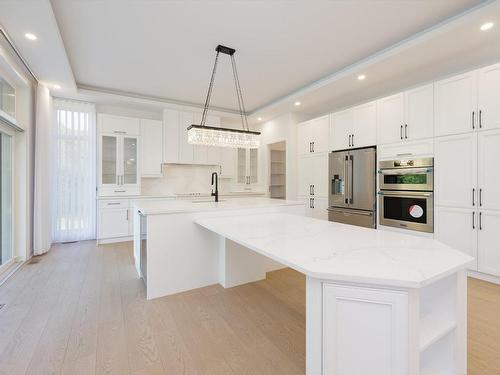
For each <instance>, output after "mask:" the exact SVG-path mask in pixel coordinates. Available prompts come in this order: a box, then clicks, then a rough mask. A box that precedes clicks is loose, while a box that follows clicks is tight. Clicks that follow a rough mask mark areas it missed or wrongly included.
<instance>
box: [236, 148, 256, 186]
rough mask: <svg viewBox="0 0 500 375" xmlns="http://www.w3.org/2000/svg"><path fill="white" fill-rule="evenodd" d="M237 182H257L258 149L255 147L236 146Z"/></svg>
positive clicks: (248, 183)
mask: <svg viewBox="0 0 500 375" xmlns="http://www.w3.org/2000/svg"><path fill="white" fill-rule="evenodd" d="M236 160H237V163H238V165H237V171H238V173H237V183H238V184H239V185H254V184H258V183H259V150H258V149H256V148H249V149H247V148H238V155H237V158H236Z"/></svg>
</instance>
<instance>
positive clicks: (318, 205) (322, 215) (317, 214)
mask: <svg viewBox="0 0 500 375" xmlns="http://www.w3.org/2000/svg"><path fill="white" fill-rule="evenodd" d="M312 206H313V210H312V217H314V218H315V219H321V220H328V211H327V209H328V198H319V197H316V196H315V197H314V198H313V201H312Z"/></svg>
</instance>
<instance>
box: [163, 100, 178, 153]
mask: <svg viewBox="0 0 500 375" xmlns="http://www.w3.org/2000/svg"><path fill="white" fill-rule="evenodd" d="M179 129H180V126H179V112H178V111H174V110H171V109H165V110H164V111H163V162H164V163H178V162H179Z"/></svg>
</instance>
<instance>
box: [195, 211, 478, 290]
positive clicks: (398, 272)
mask: <svg viewBox="0 0 500 375" xmlns="http://www.w3.org/2000/svg"><path fill="white" fill-rule="evenodd" d="M195 222H196V223H197V224H199V225H201V226H203V227H205V228H207V229H209V230H211V231H213V232H216V233H217V234H219V235H221V236H224V237H226V238H228V239H230V240H232V241H234V242H237V243H239V244H241V245H243V246H245V247H247V248H249V249H252V250H254V251H256V252H258V253H260V254H262V255H264V256H267V257H269V258H271V259H273V260H275V261H277V262H279V263H282V264H284V265H286V266H288V267H290V268H293V269H295V270H297V271H299V272H301V273H303V274H306V275H308V276H311V277H313V278H317V279H324V280H330V281H340V282H354V283H363V284H371V285H384V286H394V287H404V288H420V287H423V286H425V285H428V284H431V283H433V282H434V281H436V280H438V279H440V278H443V277H446V276H448V275H451V274H453V273H455V272H457V271H458V270H460V269H463V268H465V267H466V266H467V265H468V264H469V263H470V262H472V261H473V258H472V257H470V256H468V255H466V254H464V253H462V252H460V251H458V250H455V249H453V248H451V247H449V246H447V245H444V244H443V243H441V242H439V241H437V240H433V239H429V238H423V237H417V236H412V235H409V234H402V233H396V232H389V231H383V230H376V229H368V228H361V227H357V226H352V225H347V224H340V223H333V222H329V221H325V220H317V219H312V218H308V217H305V216H298V215H290V214H284V213H269V214H259V215H244V216H238V218H237V220H235V218H234V217H215V218H198V219H196V220H195Z"/></svg>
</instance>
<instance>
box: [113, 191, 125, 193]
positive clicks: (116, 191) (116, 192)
mask: <svg viewBox="0 0 500 375" xmlns="http://www.w3.org/2000/svg"><path fill="white" fill-rule="evenodd" d="M126 192H127V190H115V193H126Z"/></svg>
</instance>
